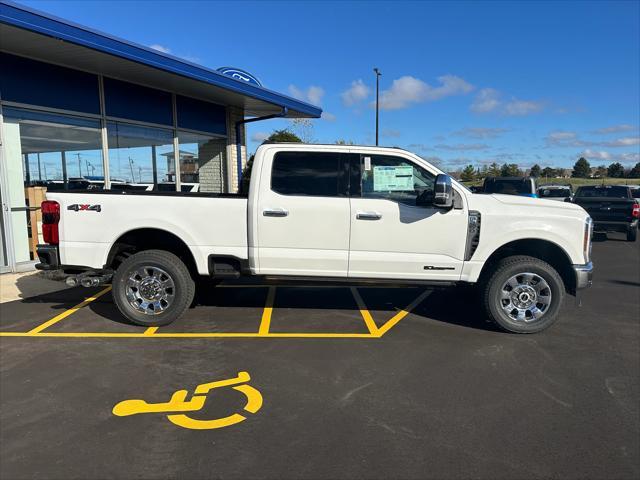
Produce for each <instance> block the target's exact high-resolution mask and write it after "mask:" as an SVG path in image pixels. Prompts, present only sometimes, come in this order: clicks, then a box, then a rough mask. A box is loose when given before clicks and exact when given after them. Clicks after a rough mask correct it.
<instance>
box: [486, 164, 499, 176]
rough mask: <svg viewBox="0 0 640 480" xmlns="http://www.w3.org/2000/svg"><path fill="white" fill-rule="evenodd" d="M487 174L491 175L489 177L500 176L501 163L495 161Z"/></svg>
mask: <svg viewBox="0 0 640 480" xmlns="http://www.w3.org/2000/svg"><path fill="white" fill-rule="evenodd" d="M487 176H489V177H498V176H500V165H498V164H497V163H496V162H493V163H492V164H491V165H489V169H488V171H487Z"/></svg>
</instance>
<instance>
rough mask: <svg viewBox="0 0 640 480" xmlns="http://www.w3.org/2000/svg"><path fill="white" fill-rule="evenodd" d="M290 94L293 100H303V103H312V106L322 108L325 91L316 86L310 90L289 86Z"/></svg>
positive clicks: (312, 86)
mask: <svg viewBox="0 0 640 480" xmlns="http://www.w3.org/2000/svg"><path fill="white" fill-rule="evenodd" d="M289 94H290V95H291V96H292V97H293V98H297V99H298V100H302V101H303V102H308V103H311V104H312V105H317V106H320V104H321V103H322V97H323V96H324V89H323V88H322V87H318V86H316V85H311V86H310V87H309V88H307V89H306V90H305V89H300V88H298V87H296V86H295V85H289Z"/></svg>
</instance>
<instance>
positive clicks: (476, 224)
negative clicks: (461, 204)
mask: <svg viewBox="0 0 640 480" xmlns="http://www.w3.org/2000/svg"><path fill="white" fill-rule="evenodd" d="M480 224H481V215H480V212H477V211H475V210H471V211H470V212H469V220H468V224H467V245H466V248H465V251H464V260H465V262H466V261H468V260H471V258H472V257H473V254H474V253H475V252H476V249H477V248H478V245H479V244H480Z"/></svg>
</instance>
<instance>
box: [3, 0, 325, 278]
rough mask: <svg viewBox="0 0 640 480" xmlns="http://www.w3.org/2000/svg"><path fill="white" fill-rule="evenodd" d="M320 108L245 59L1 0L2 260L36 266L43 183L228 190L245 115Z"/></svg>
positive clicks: (235, 175)
mask: <svg viewBox="0 0 640 480" xmlns="http://www.w3.org/2000/svg"><path fill="white" fill-rule="evenodd" d="M320 114H321V110H320V109H319V108H317V107H315V106H313V105H309V104H307V103H304V102H301V101H299V100H296V99H293V98H291V97H288V96H286V95H282V94H279V93H276V92H273V91H271V90H268V89H266V88H264V87H263V86H262V85H261V84H260V82H259V81H258V80H257V79H256V78H255V77H253V76H252V75H250V74H248V73H247V72H244V71H242V70H238V69H234V68H221V69H218V70H212V69H209V68H205V67H202V66H199V65H196V64H193V63H191V62H188V61H185V60H181V59H179V58H176V57H173V56H170V55H167V54H164V53H162V52H159V51H156V50H153V49H150V48H147V47H143V46H140V45H137V44H134V43H131V42H128V41H125V40H122V39H118V38H114V37H112V36H110V35H107V34H104V33H101V32H97V31H95V30H92V29H89V28H86V27H84V26H82V25H78V24H74V23H71V22H69V21H66V20H63V19H60V18H56V17H53V16H51V15H49V14H44V13H42V12H39V11H35V10H33V9H30V8H27V7H24V6H22V5H19V4H16V3H12V2H5V1H0V135H1V137H0V139H1V142H0V143H1V145H0V195H1V200H2V222H0V229H1V230H2V231H1V235H0V241H1V244H0V272H7V271H20V270H26V269H30V268H33V263H34V262H33V260H34V255H33V248H32V247H33V245H34V244H35V243H37V238H34V236H36V237H37V226H34V225H32V224H33V223H37V215H34V212H35V211H36V210H35V208H37V207H38V205H33V204H30V203H33V199H34V198H38V195H42V194H43V192H44V191H45V189H46V190H49V191H51V190H65V189H112V190H155V191H176V192H182V194H185V195H189V194H194V193H195V192H205V193H227V192H235V191H237V188H238V183H239V178H240V175H241V172H242V168H243V165H244V164H245V162H246V138H245V128H244V126H245V124H246V123H247V122H252V121H257V120H265V119H268V118H275V117H286V118H318V117H320ZM29 199H32V200H31V201H30V200H29Z"/></svg>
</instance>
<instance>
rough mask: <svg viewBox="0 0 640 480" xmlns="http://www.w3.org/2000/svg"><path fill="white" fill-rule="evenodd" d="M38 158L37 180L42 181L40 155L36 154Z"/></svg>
mask: <svg viewBox="0 0 640 480" xmlns="http://www.w3.org/2000/svg"><path fill="white" fill-rule="evenodd" d="M36 156H37V158H38V180H40V181H42V167H41V166H40V154H39V153H37V154H36Z"/></svg>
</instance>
